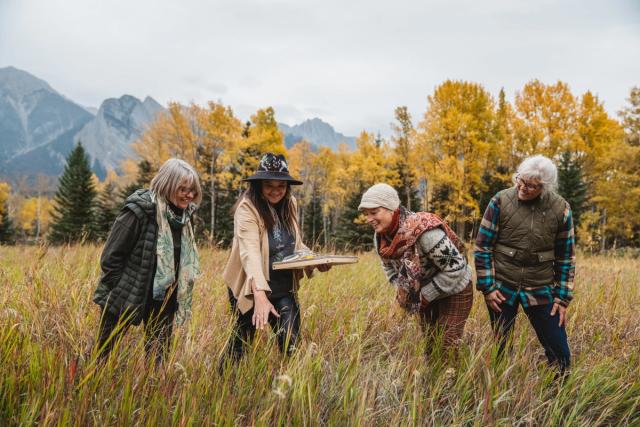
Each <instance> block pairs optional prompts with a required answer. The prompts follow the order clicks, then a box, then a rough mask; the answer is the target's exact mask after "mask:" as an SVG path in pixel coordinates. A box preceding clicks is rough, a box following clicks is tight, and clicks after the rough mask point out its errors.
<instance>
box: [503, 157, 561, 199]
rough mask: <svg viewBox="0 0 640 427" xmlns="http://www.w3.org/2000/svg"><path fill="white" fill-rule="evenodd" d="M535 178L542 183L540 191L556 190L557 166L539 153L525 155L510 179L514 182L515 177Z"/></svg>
mask: <svg viewBox="0 0 640 427" xmlns="http://www.w3.org/2000/svg"><path fill="white" fill-rule="evenodd" d="M518 177H520V178H522V179H525V180H528V179H535V180H537V181H539V182H540V184H542V191H547V190H551V191H556V189H557V188H558V168H557V167H556V165H555V164H553V162H552V161H551V159H550V158H548V157H545V156H543V155H541V154H537V155H535V156H531V157H527V158H526V159H524V160H523V161H522V163H520V165H518V170H517V172H516V173H515V174H513V177H512V181H513V183H514V184H516V180H517V178H518Z"/></svg>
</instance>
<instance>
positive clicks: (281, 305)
mask: <svg viewBox="0 0 640 427" xmlns="http://www.w3.org/2000/svg"><path fill="white" fill-rule="evenodd" d="M269 301H270V302H271V304H273V306H274V307H275V309H276V311H277V312H278V314H280V317H279V318H276V317H275V316H273V315H269V325H270V326H271V329H272V330H273V332H274V333H275V334H276V339H277V341H278V347H279V348H280V351H281V352H283V353H284V354H286V355H290V354H291V353H293V351H294V350H295V346H296V343H297V342H298V334H299V332H300V308H299V307H298V302H297V301H296V298H295V295H294V294H292V293H289V294H287V295H284V296H281V297H277V298H269ZM229 302H230V304H231V311H232V312H233V313H234V314H235V315H237V316H238V317H237V318H236V322H235V324H234V326H233V332H232V333H231V337H230V338H229V342H228V343H227V356H228V357H230V358H231V359H232V360H233V361H234V362H235V361H238V360H239V359H240V358H241V357H242V355H243V354H244V351H245V346H246V345H249V344H250V343H251V341H252V340H253V336H254V334H255V331H256V327H255V326H253V324H252V323H251V317H252V316H253V309H251V310H249V311H247V312H246V313H244V314H242V313H240V311H239V310H238V308H237V300H236V299H235V298H234V296H233V293H232V292H231V290H229Z"/></svg>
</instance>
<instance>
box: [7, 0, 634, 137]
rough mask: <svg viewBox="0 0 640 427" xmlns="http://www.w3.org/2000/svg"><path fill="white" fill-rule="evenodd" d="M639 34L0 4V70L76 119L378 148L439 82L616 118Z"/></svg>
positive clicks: (53, 1)
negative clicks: (126, 108) (220, 122)
mask: <svg viewBox="0 0 640 427" xmlns="http://www.w3.org/2000/svg"><path fill="white" fill-rule="evenodd" d="M637 22H640V6H638V4H637V2H635V1H633V0H612V1H609V2H599V1H596V0H582V1H580V0H567V1H562V2H560V1H551V0H540V1H535V2H532V1H530V0H509V1H506V0H487V1H483V2H477V1H472V0H452V1H449V2H440V1H435V0H433V1H417V0H416V1H409V0H397V1H396V2H394V3H390V2H388V1H376V0H370V1H366V2H365V1H362V0H354V1H349V2H344V1H337V0H327V1H325V2H322V3H318V2H312V1H310V0H296V1H293V0H291V1H258V0H252V1H244V2H238V1H232V0H223V1H216V2H210V1H207V0H185V1H182V2H172V1H158V0H156V1H152V0H137V1H135V2H130V1H125V0H112V1H110V2H102V1H99V0H82V1H81V0H31V1H28V2H24V1H18V0H4V1H2V0H0V66H6V65H14V66H16V67H19V68H22V69H26V70H28V71H30V72H32V73H33V74H35V75H37V76H38V77H40V78H43V79H44V80H46V81H48V82H49V83H50V84H51V85H52V86H53V87H54V88H55V89H57V90H58V91H59V92H61V93H63V94H65V95H66V96H68V97H69V98H71V99H74V100H76V101H77V102H79V103H81V104H84V105H99V104H100V102H101V101H102V100H103V99H105V98H107V97H114V96H120V95H121V94H123V93H130V94H133V95H135V96H138V97H144V96H146V95H151V96H153V97H154V98H156V99H158V100H159V101H160V102H163V103H164V102H167V101H169V100H176V101H181V102H188V101H195V102H199V103H205V102H206V101H207V100H221V101H223V102H225V103H226V104H229V105H231V106H232V107H233V108H234V110H235V111H236V112H237V113H238V114H239V115H241V116H243V117H245V118H248V117H249V116H250V115H251V114H252V113H253V112H255V109H256V108H257V107H256V106H259V107H260V108H262V107H266V106H269V105H271V106H277V108H276V112H277V114H278V116H277V117H278V120H280V121H290V122H293V121H298V120H303V119H305V118H309V116H315V115H317V116H319V117H321V118H322V119H323V120H326V121H328V122H329V123H331V124H333V125H334V126H335V127H336V128H338V129H339V130H340V131H341V132H343V133H345V134H351V135H354V134H357V133H358V132H359V131H360V130H361V129H368V130H373V131H376V130H378V129H379V130H380V131H381V132H382V133H383V134H385V132H387V133H388V132H389V123H390V122H391V121H392V120H393V109H394V108H395V107H396V106H398V105H407V106H408V107H409V108H410V111H411V113H412V114H413V116H414V120H415V121H418V120H419V119H420V117H421V116H422V114H423V113H424V110H425V108H426V99H427V96H428V95H429V94H430V93H431V92H432V91H433V89H434V87H435V86H436V85H438V84H439V83H441V82H442V81H443V80H445V79H448V78H453V79H466V80H471V81H475V82H479V83H482V84H483V85H485V87H486V88H487V89H488V90H490V91H491V92H492V93H493V94H494V95H495V94H497V92H498V91H499V90H500V88H501V87H504V88H505V90H506V92H507V94H508V95H509V96H510V97H513V94H514V93H515V91H516V90H518V89H519V88H521V87H522V85H523V84H525V83H526V82H527V81H529V80H531V79H534V78H539V79H541V80H543V81H546V82H555V81H556V80H558V79H561V80H564V81H566V82H568V83H569V84H570V85H571V87H572V88H573V90H574V92H576V93H582V92H584V91H585V90H587V89H590V90H592V91H594V92H596V93H598V94H599V95H600V97H601V98H602V99H603V100H604V101H605V106H606V107H607V108H608V109H609V111H611V112H614V111H616V110H618V109H620V108H621V106H622V105H623V104H624V103H625V98H626V97H627V96H628V91H629V89H630V87H631V86H632V85H638V84H640V81H638V77H637V76H638V75H640V61H638V60H637V58H640V27H639V26H638V25H637Z"/></svg>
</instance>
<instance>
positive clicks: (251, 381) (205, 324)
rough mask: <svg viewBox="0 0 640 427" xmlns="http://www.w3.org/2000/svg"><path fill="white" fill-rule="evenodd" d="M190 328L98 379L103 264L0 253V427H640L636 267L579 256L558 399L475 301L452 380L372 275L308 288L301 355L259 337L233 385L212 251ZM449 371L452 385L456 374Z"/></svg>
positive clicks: (134, 353)
mask: <svg viewBox="0 0 640 427" xmlns="http://www.w3.org/2000/svg"><path fill="white" fill-rule="evenodd" d="M201 255H202V261H203V262H202V265H203V267H204V272H203V276H202V277H201V279H200V280H199V282H198V283H197V288H196V291H195V294H194V307H193V319H192V321H191V322H190V323H189V324H188V326H187V327H185V328H180V329H178V330H177V331H176V333H175V340H174V345H173V347H172V349H171V352H170V355H169V358H168V360H167V362H166V363H165V364H164V365H163V366H162V367H152V366H150V365H149V363H148V362H147V361H146V359H145V357H144V351H143V349H142V339H141V335H142V334H141V328H133V329H132V330H130V331H129V333H128V334H127V336H126V338H125V339H124V340H123V341H122V343H121V345H120V347H119V348H117V349H116V350H115V351H114V355H115V357H113V358H111V359H110V361H109V363H108V364H107V365H106V366H105V367H103V368H97V367H96V365H95V361H94V359H93V353H92V349H93V342H94V339H95V334H96V331H97V323H98V318H99V311H98V308H97V306H95V304H93V302H92V301H91V296H92V293H93V290H94V288H95V285H96V283H97V281H98V278H99V256H100V248H99V247H93V246H88V247H87V246H85V247H80V246H74V247H61V248H49V249H48V250H47V249H42V248H37V247H0V286H1V291H0V361H1V366H2V368H1V369H2V370H1V371H0V424H1V425H5V424H6V425H33V424H39V425H82V426H84V425H95V424H99V425H150V426H151V425H153V426H155V425H181V426H182V425H363V426H368V425H389V426H396V425H487V424H493V425H541V426H547V425H585V426H587V425H588V426H593V425H634V424H635V425H640V326H639V323H640V322H639V320H640V316H639V314H638V313H639V310H640V308H639V307H640V280H639V270H640V260H638V259H635V260H634V259H630V258H605V257H595V256H594V257H591V256H584V255H583V256H580V257H579V261H578V270H577V277H576V287H577V295H576V299H575V301H574V302H573V303H572V305H571V307H570V311H569V313H570V317H569V325H568V334H569V340H570V345H571V350H572V352H573V369H572V372H571V375H570V376H569V377H568V378H567V380H566V382H565V383H564V384H563V385H559V384H557V383H555V382H554V379H553V378H554V377H553V372H551V371H550V370H549V369H547V368H546V366H545V364H544V363H542V357H543V356H542V351H541V348H540V346H539V345H538V343H537V341H536V339H535V336H534V334H533V332H532V331H531V328H530V327H529V326H528V323H527V321H526V319H525V318H523V317H524V316H522V317H521V318H519V321H518V327H517V329H516V333H515V336H514V349H513V354H512V356H511V357H510V359H509V360H507V361H506V362H503V363H500V364H498V365H497V366H495V365H494V366H492V365H491V364H490V360H491V355H492V351H493V346H492V340H491V334H490V330H489V327H488V316H487V313H486V309H485V308H484V305H483V304H482V301H481V298H479V294H477V293H476V295H475V296H476V300H475V302H474V307H473V310H472V313H471V316H470V318H469V321H468V324H467V328H466V333H465V345H464V347H463V350H462V352H461V355H460V359H459V361H458V362H457V364H453V363H452V361H451V360H449V359H448V358H447V357H446V356H445V355H444V354H443V353H442V352H441V351H440V349H439V348H435V349H430V355H429V356H428V357H427V356H425V354H426V353H427V352H426V350H427V348H426V347H427V345H429V344H428V343H427V342H426V341H425V340H424V339H422V335H421V334H420V328H419V327H418V325H417V324H416V322H415V321H414V319H413V318H411V317H409V316H406V315H404V314H403V313H402V312H401V311H400V310H399V309H398V308H396V306H395V304H394V302H393V290H392V289H391V287H390V286H389V285H387V284H386V283H385V279H384V277H383V273H382V271H381V269H380V267H379V265H378V262H377V259H376V257H375V256H373V255H372V254H365V255H363V256H362V257H361V260H360V262H359V263H358V264H356V265H353V266H343V267H338V268H334V269H332V270H331V271H330V272H329V273H326V274H320V275H317V276H316V277H315V278H314V279H312V280H310V281H308V282H306V283H304V285H303V287H302V289H301V291H300V294H299V297H300V298H299V300H300V304H301V307H302V313H303V314H302V340H301V343H300V345H299V349H300V350H299V351H298V352H297V353H296V355H295V356H294V357H293V358H292V359H289V360H283V359H282V358H281V357H280V354H279V353H278V350H277V346H275V343H274V341H273V339H272V338H271V336H270V334H269V333H261V334H258V337H257V338H258V339H257V341H258V342H257V343H256V345H254V346H253V347H252V348H251V349H250V351H249V353H248V354H247V356H246V357H245V358H244V359H243V361H242V362H241V364H240V366H239V367H238V369H235V370H234V369H231V370H227V371H225V374H224V375H223V376H220V375H219V374H218V373H217V371H216V364H217V361H218V358H219V357H220V355H221V353H222V351H223V349H224V345H225V343H226V340H227V338H228V335H229V333H230V321H231V316H230V314H229V310H228V301H227V297H226V290H225V288H224V286H223V284H222V283H221V280H220V271H221V268H222V265H223V263H224V261H225V259H226V255H227V253H226V252H219V251H214V250H208V249H203V250H202V253H201ZM453 366H455V368H456V369H455V371H453V370H452V369H449V368H451V367H453Z"/></svg>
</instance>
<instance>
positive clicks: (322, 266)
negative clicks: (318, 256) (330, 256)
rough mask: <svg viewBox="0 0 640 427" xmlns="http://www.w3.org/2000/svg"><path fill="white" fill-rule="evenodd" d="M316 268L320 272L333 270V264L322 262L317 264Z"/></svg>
mask: <svg viewBox="0 0 640 427" xmlns="http://www.w3.org/2000/svg"><path fill="white" fill-rule="evenodd" d="M316 268H317V269H318V271H319V272H320V273H325V272H327V271H329V270H331V264H320V265H317V266H316Z"/></svg>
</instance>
